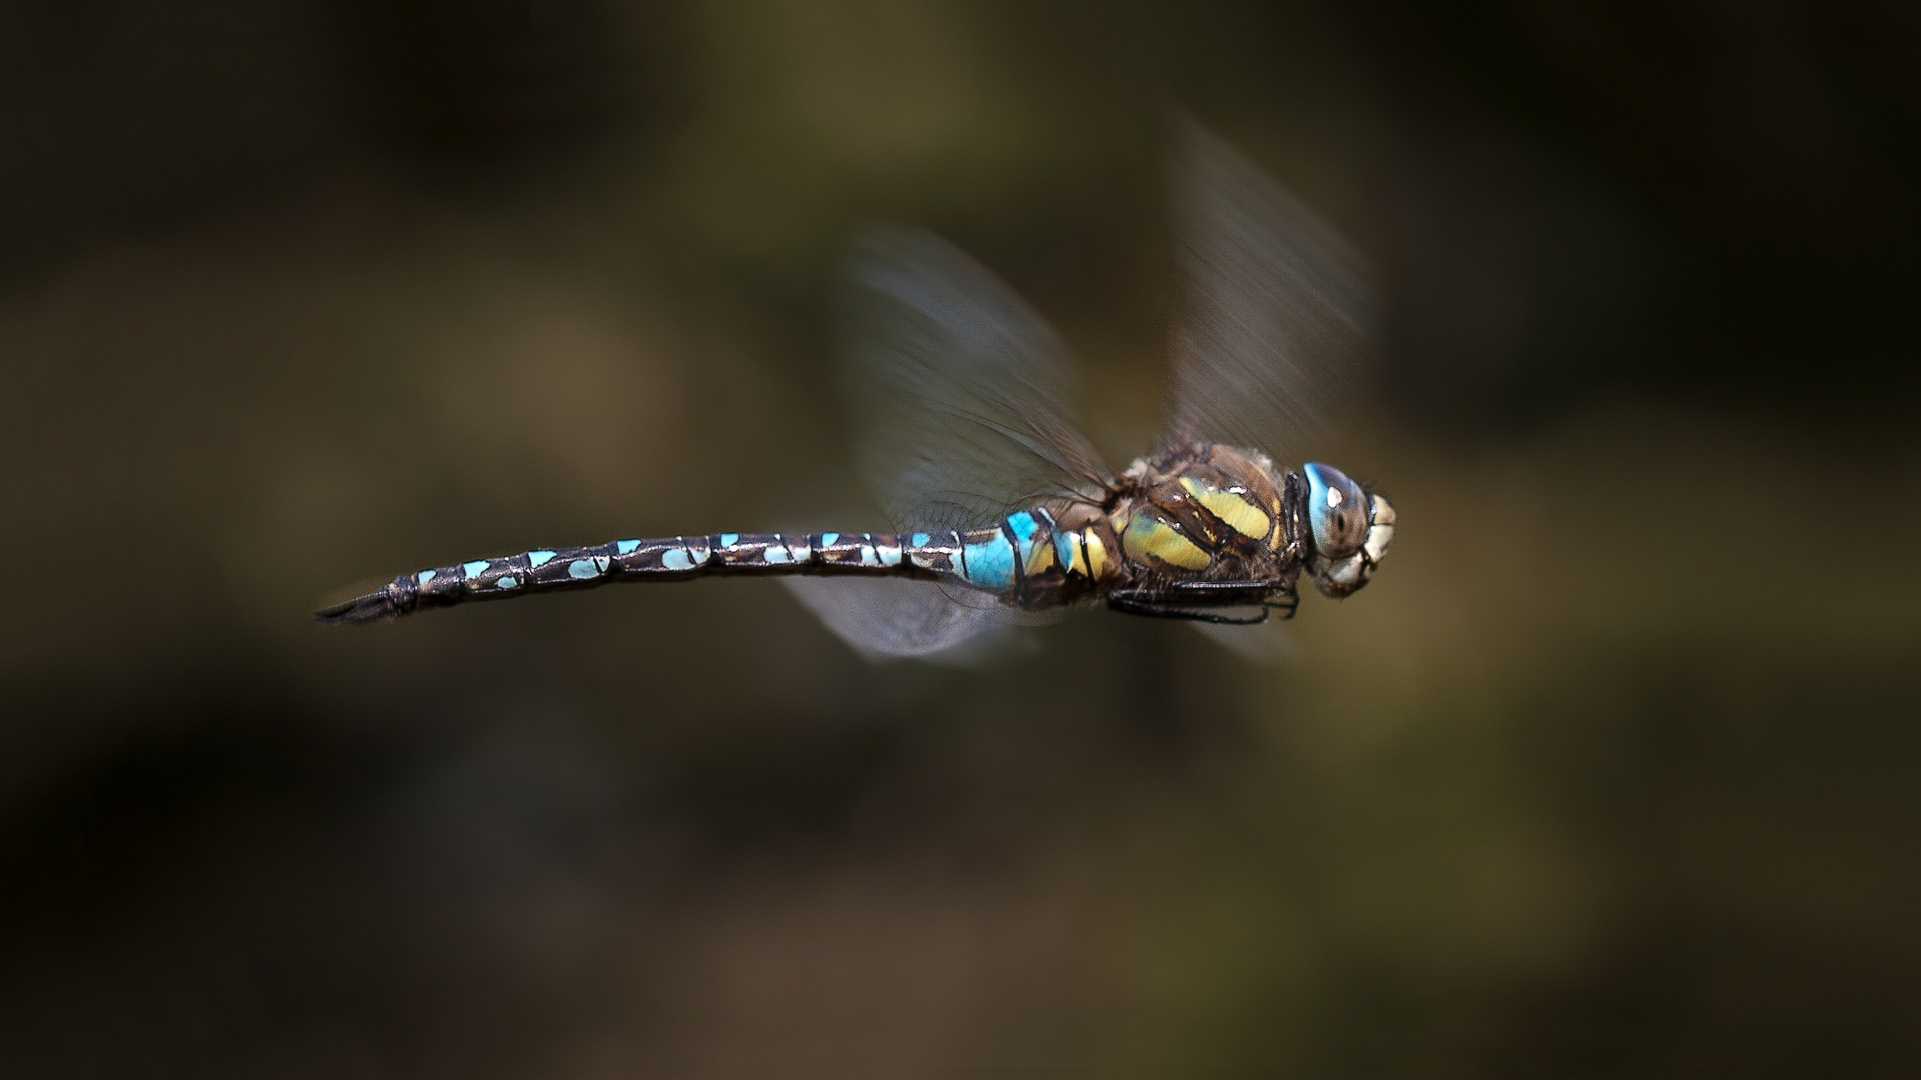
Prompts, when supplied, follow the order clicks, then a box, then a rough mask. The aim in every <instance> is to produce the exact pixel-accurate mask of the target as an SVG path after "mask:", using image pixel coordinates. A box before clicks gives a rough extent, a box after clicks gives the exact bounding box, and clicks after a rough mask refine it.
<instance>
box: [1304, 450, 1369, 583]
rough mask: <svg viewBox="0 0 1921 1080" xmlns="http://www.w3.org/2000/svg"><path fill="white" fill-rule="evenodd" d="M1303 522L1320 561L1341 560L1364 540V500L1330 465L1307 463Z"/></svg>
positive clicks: (1355, 550) (1346, 479)
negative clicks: (1310, 526)
mask: <svg viewBox="0 0 1921 1080" xmlns="http://www.w3.org/2000/svg"><path fill="white" fill-rule="evenodd" d="M1303 471H1304V472H1306V474H1307V520H1308V523H1309V524H1310V525H1312V526H1313V527H1314V549H1315V550H1316V551H1318V552H1320V554H1321V556H1322V557H1323V558H1327V559H1345V558H1347V557H1348V556H1349V555H1352V554H1354V553H1355V552H1357V551H1359V550H1361V543H1362V542H1363V541H1365V540H1366V539H1367V526H1368V517H1369V515H1368V497H1367V493H1366V492H1364V491H1362V490H1361V485H1359V484H1357V483H1355V482H1354V481H1352V480H1349V479H1348V478H1347V474H1346V473H1344V472H1342V471H1341V470H1339V469H1336V468H1334V467H1333V466H1332V465H1322V464H1320V463H1318V462H1312V461H1310V462H1308V463H1307V467H1306V469H1305V470H1303Z"/></svg>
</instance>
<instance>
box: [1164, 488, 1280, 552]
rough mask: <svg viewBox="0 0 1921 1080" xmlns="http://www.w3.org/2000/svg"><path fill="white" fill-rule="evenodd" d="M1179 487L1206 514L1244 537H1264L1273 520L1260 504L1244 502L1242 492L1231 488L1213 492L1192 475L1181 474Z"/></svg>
mask: <svg viewBox="0 0 1921 1080" xmlns="http://www.w3.org/2000/svg"><path fill="white" fill-rule="evenodd" d="M1181 486H1182V487H1185V488H1186V489H1187V493H1188V494H1189V495H1192V496H1193V497H1194V501H1195V502H1197V503H1200V504H1201V506H1202V507H1203V508H1205V509H1206V510H1207V512H1208V513H1210V514H1213V515H1214V516H1215V517H1216V518H1218V519H1219V520H1220V522H1221V524H1223V525H1225V526H1227V527H1228V528H1230V529H1233V530H1234V531H1235V532H1237V533H1240V534H1241V535H1242V536H1245V537H1247V538H1248V539H1249V540H1265V539H1267V532H1268V530H1269V529H1271V528H1273V525H1274V522H1273V519H1272V518H1270V517H1268V516H1267V513H1266V512H1265V511H1263V510H1262V509H1261V508H1260V507H1258V506H1255V505H1254V504H1253V503H1251V502H1249V501H1247V497H1246V496H1244V495H1239V494H1236V493H1235V492H1232V491H1216V490H1215V489H1213V488H1210V487H1207V486H1206V485H1204V484H1202V483H1201V482H1200V481H1198V480H1196V479H1194V478H1193V477H1191V476H1183V477H1181Z"/></svg>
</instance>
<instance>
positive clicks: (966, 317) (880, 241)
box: [844, 229, 1113, 530]
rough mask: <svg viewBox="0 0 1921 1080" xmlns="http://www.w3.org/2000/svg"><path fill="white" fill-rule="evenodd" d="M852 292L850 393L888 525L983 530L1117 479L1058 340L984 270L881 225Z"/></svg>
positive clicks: (861, 259)
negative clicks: (1076, 394) (1082, 419)
mask: <svg viewBox="0 0 1921 1080" xmlns="http://www.w3.org/2000/svg"><path fill="white" fill-rule="evenodd" d="M850 293H851V295H850V297H849V302H848V304H847V319H848V324H847V337H848V342H847V346H846V348H845V351H844V354H845V356H846V358H847V369H846V371H845V379H846V382H847V384H848V385H847V391H848V397H849V399H850V400H851V401H852V402H853V404H854V405H855V408H856V411H857V414H858V419H859V420H860V421H861V422H862V423H863V424H864V425H865V426H866V430H865V432H864V434H863V439H864V441H863V445H862V454H861V457H862V461H863V464H864V466H865V468H866V471H867V475H868V480H869V482H870V483H871V484H872V485H873V488H874V492H875V494H876V495H877V496H878V497H879V498H880V500H881V505H882V508H883V509H884V510H886V512H887V513H888V515H889V516H890V517H891V518H892V519H893V520H894V523H895V524H896V526H898V527H900V528H901V529H903V530H906V529H908V528H910V527H911V528H967V527H975V526H980V525H985V524H988V523H990V522H993V521H995V520H997V519H998V518H1000V517H1001V516H1003V515H1004V514H1006V513H1007V512H1008V511H1009V510H1011V509H1013V508H1014V506H1016V505H1017V504H1019V503H1022V502H1030V501H1032V500H1034V499H1037V498H1043V497H1049V496H1061V495H1068V494H1078V495H1091V494H1094V493H1096V492H1098V491H1100V489H1101V488H1102V487H1103V486H1104V485H1105V484H1106V483H1107V482H1108V481H1109V480H1110V479H1111V478H1112V477H1113V470H1112V469H1110V468H1109V467H1108V466H1107V464H1106V463H1105V462H1104V461H1103V460H1102V459H1101V455H1100V452H1099V451H1097V450H1095V449H1094V447H1093V446H1092V445H1091V444H1089V443H1088V441H1087V439H1086V437H1085V436H1083V435H1082V434H1081V433H1080V429H1079V428H1078V427H1077V426H1076V425H1075V424H1074V422H1073V420H1072V419H1071V417H1070V415H1069V411H1068V409H1067V407H1066V405H1065V402H1066V400H1067V397H1068V378H1067V373H1066V365H1065V362H1064V357H1063V354H1062V349H1061V346H1060V344H1059V342H1057V341H1056V340H1055V339H1054V336H1053V334H1052V333H1050V332H1049V331H1048V329H1047V327H1046V326H1045V325H1043V324H1042V322H1041V320H1040V318H1039V316H1037V315H1035V314H1034V313H1033V312H1032V311H1030V310H1028V308H1027V306H1026V305H1024V304H1022V303H1021V301H1020V300H1019V299H1018V298H1016V297H1015V296H1014V295H1013V294H1012V293H1010V292H1009V291H1008V290H1007V287H1006V286H1004V285H1002V284H1001V283H1000V282H999V281H998V280H996V279H995V278H994V276H993V275H992V274H990V273H989V272H988V271H987V270H986V269H984V268H983V267H981V266H980V265H979V264H978V263H976V262H974V261H973V260H972V259H969V258H968V257H967V256H965V255H963V254H961V253H960V252H959V251H957V250H955V249H954V248H953V247H952V246H950V245H948V244H947V243H946V242H944V241H942V240H940V239H938V238H937V237H934V236H932V235H930V234H928V233H925V232H918V231H913V230H906V229H888V230H882V231H877V232H876V233H874V234H873V235H872V236H870V237H869V238H868V240H867V241H866V243H864V244H863V245H862V246H861V249H860V251H859V253H858V258H857V261H856V262H855V264H854V272H853V274H852V281H851V288H850Z"/></svg>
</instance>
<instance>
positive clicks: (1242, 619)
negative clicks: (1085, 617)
mask: <svg viewBox="0 0 1921 1080" xmlns="http://www.w3.org/2000/svg"><path fill="white" fill-rule="evenodd" d="M1107 607H1108V609H1109V610H1111V611H1118V612H1121V613H1122V614H1126V615H1145V616H1147V617H1148V618H1150V619H1185V620H1187V621H1188V622H1204V623H1215V624H1217V625H1220V626H1251V625H1253V624H1255V623H1262V622H1266V621H1267V609H1266V608H1264V607H1257V608H1254V609H1253V612H1254V613H1253V614H1252V615H1223V614H1221V613H1220V612H1218V611H1209V610H1208V609H1206V608H1196V607H1181V606H1179V605H1177V604H1171V603H1168V602H1166V601H1156V600H1141V599H1136V598H1134V597H1131V596H1125V595H1116V594H1114V593H1109V594H1108V596H1107ZM1243 610H1245V609H1243Z"/></svg>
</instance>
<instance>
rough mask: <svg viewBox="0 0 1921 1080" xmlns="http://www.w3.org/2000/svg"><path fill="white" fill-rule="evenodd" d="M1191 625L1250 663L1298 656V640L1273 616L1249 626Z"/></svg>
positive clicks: (1263, 664) (1273, 662)
mask: <svg viewBox="0 0 1921 1080" xmlns="http://www.w3.org/2000/svg"><path fill="white" fill-rule="evenodd" d="M1187 625H1189V626H1191V627H1193V628H1194V629H1195V630H1196V631H1197V632H1198V633H1199V634H1200V635H1201V636H1202V637H1204V638H1207V639H1208V640H1209V641H1212V642H1214V643H1215V644H1216V645H1219V646H1221V647H1222V648H1224V649H1226V650H1227V651H1228V652H1231V653H1233V654H1234V655H1235V656H1238V657H1240V658H1241V659H1243V660H1245V661H1247V662H1248V663H1250V664H1260V665H1262V666H1267V665H1270V664H1277V663H1280V662H1281V661H1283V660H1290V661H1291V660H1293V659H1295V658H1296V650H1295V646H1294V639H1293V638H1292V637H1289V636H1288V633H1287V630H1286V629H1285V627H1286V624H1285V623H1283V622H1282V621H1281V620H1280V619H1276V618H1271V617H1270V618H1269V619H1268V620H1267V621H1266V622H1259V623H1253V624H1251V625H1247V626H1228V625H1225V624H1221V623H1204V622H1191V623H1188V624H1187Z"/></svg>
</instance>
